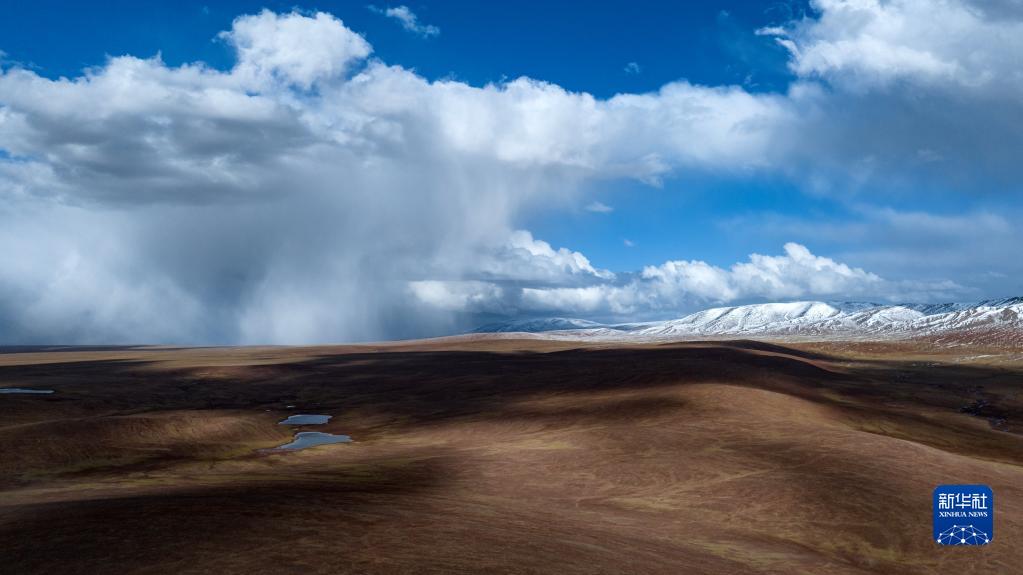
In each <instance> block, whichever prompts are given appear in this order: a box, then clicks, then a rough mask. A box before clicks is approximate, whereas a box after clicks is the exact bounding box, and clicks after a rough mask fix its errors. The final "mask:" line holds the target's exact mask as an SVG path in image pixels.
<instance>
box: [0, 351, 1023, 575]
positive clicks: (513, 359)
mask: <svg viewBox="0 0 1023 575" xmlns="http://www.w3.org/2000/svg"><path fill="white" fill-rule="evenodd" d="M0 386H3V387H34V388H46V389H54V390H56V393H54V394H52V395H31V396H29V395H0V572H3V573H12V574H15V573H17V574H33V573H55V574H71V573H126V574H143V573H144V574H154V573H155V574H160V573H168V574H169V573H173V574H195V573H218V574H219V573H245V574H262V573H268V574H269V573H273V574H278V573H282V574H289V573H295V574H302V575H313V574H319V573H553V574H565V575H568V574H576V573H579V574H584V573H585V574H596V573H623V574H625V573H628V574H634V573H666V574H685V573H697V574H698V573H721V574H724V573H779V574H781V573H784V574H792V573H806V574H821V573H850V574H852V573H907V574H915V573H1023V435H1021V433H1020V432H1021V431H1023V423H1021V422H1023V419H1021V415H1023V398H1021V396H1020V392H1021V391H1023V356H1021V355H1020V354H1019V352H1018V350H1004V349H986V348H982V347H977V346H958V347H944V346H936V345H933V344H932V343H928V342H925V341H917V342H901V343H841V342H828V343H813V342H802V343H797V344H783V345H782V344H770V343H762V342H753V341H731V342H729V341H720V342H687V343H675V344H664V345H622V344H619V345H610V344H606V345H597V344H582V343H572V342H550V341H541V340H529V339H510V338H496V337H495V338H490V337H474V338H452V339H445V340H433V341H422V342H409V343H394V344H381V345H367V346H343V347H341V346H333V347H305V348H195V349H188V348H180V349H171V348H91V349H90V348H60V349H45V348H32V349H17V348H9V349H5V350H2V353H0ZM290 405H294V406H295V408H292V409H289V408H287V406H290ZM292 413H323V414H331V415H333V416H334V418H333V419H332V420H331V421H330V423H328V424H327V425H322V426H311V427H306V428H299V429H305V430H316V431H327V432H333V433H344V434H348V435H351V436H352V438H353V439H354V442H353V443H350V444H340V445H328V446H321V447H316V448H313V449H308V450H305V451H300V452H291V453H267V452H264V451H259V450H261V449H263V448H269V447H273V446H276V445H280V444H282V443H285V442H287V441H288V440H290V438H291V435H292V433H293V432H294V431H295V429H293V428H286V427H285V426H281V425H278V424H277V422H278V421H279V420H281V419H282V418H284V417H286V416H287V415H289V414H292ZM943 483H985V484H988V485H990V486H991V487H992V489H993V490H994V493H995V500H996V504H995V507H996V508H995V533H994V540H993V541H992V543H991V544H990V545H988V546H986V547H960V548H952V547H949V548H942V547H938V546H937V545H936V544H935V543H934V542H933V541H932V540H931V492H932V490H933V488H934V487H935V486H936V485H939V484H943Z"/></svg>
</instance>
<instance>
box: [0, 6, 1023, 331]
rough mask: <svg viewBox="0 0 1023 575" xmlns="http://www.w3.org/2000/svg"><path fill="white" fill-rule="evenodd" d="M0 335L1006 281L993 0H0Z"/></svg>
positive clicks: (678, 310)
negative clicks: (84, 0)
mask: <svg viewBox="0 0 1023 575" xmlns="http://www.w3.org/2000/svg"><path fill="white" fill-rule="evenodd" d="M0 14H2V17H0V245H2V246H3V247H4V249H3V250H0V343H5V344H33V343H48V344H50V343H181V344H257V343H285V344H299V343H326V342H348V341H368V340H383V339H395V338H408V337H422V336H431V335H440V334H448V333H459V332H462V331H466V330H469V329H472V328H474V327H477V326H479V325H481V324H485V323H491V322H493V321H501V320H506V319H521V318H535V317H547V316H562V317H578V318H585V319H594V320H599V321H638V320H653V319H669V318H674V317H680V316H681V315H684V314H686V313H690V312H692V311H696V310H700V309H706V308H709V307H715V306H724V305H739V304H746V303H757V302H765V301H796V300H824V301H834V300H842V301H848V300H855V301H874V302H879V303H896V302H920V303H922V302H942V301H976V300H981V299H986V298H1000V297H1009V296H1017V295H1023V280H1021V279H1020V278H1021V277H1023V276H1021V272H1023V258H1020V257H1019V256H1018V253H1017V251H1018V246H1020V245H1023V231H1021V229H1020V226H1019V225H1018V224H1017V222H1019V221H1020V215H1021V214H1023V194H1021V189H1020V182H1021V181H1023V178H1021V176H1023V174H1021V173H1020V172H1021V171H1023V164H1021V163H1020V162H1019V160H1018V158H1019V155H1020V152H1021V150H1023V121H1021V120H1023V97H1021V96H1023V72H1021V68H1020V62H1021V58H1023V2H1020V1H1018V0H987V1H985V0H891V1H884V2H882V1H879V0H812V1H810V2H771V1H768V2H738V1H720V2H686V3H680V2H672V3H656V2H644V1H630V2H599V3H598V2H559V3H541V2H516V3H499V2H453V1H445V2H416V3H408V4H398V3H384V2H375V3H365V2H308V3H299V4H295V3H294V2H272V1H270V2H261V3H252V2H216V3H213V2H207V3H203V2H185V1H176V2H145V3H139V2H129V1H121V2H118V1H110V2H104V3H70V2H68V3H65V2H54V1H50V0H37V1H36V2H32V3H24V2H13V1H0Z"/></svg>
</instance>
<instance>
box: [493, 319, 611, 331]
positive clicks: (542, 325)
mask: <svg viewBox="0 0 1023 575" xmlns="http://www.w3.org/2000/svg"><path fill="white" fill-rule="evenodd" d="M601 327H605V326H603V325H602V324H599V323H597V322H595V321H587V320H585V319H572V318H565V317H549V318H541V319H523V320H517V321H510V322H507V323H492V324H488V325H485V326H482V327H478V328H476V329H474V330H473V333H509V332H525V333H541V332H545V331H563V330H568V329H572V330H586V329H597V328H601Z"/></svg>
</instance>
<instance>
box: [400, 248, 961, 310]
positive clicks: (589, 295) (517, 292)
mask: <svg viewBox="0 0 1023 575" xmlns="http://www.w3.org/2000/svg"><path fill="white" fill-rule="evenodd" d="M548 256H549V254H548ZM578 257H582V255H581V254H578ZM563 271H564V273H566V274H570V273H572V272H570V271H569V270H568V268H566V269H565V270H563ZM562 283H565V282H562ZM412 289H413V293H415V294H416V296H417V297H418V299H419V300H420V301H422V302H423V303H424V304H428V305H436V306H438V307H441V308H443V309H446V310H449V311H462V312H477V313H502V314H505V315H537V314H545V315H563V314H568V315H583V316H588V317H598V318H615V319H621V320H627V319H633V318H636V317H640V318H643V317H661V318H663V317H666V316H672V315H678V314H682V313H686V312H690V311H693V310H694V309H699V308H701V307H707V306H711V305H722V304H729V303H745V302H753V301H785V300H798V299H835V298H850V299H864V300H884V301H907V300H910V301H911V300H912V299H915V298H919V300H921V301H928V300H930V299H933V298H934V296H935V295H940V296H945V295H948V294H956V295H962V294H963V293H964V291H963V288H962V287H961V286H958V285H956V284H954V283H952V282H947V281H939V282H905V281H889V280H886V279H884V278H882V277H880V276H878V275H877V274H874V273H871V272H868V271H866V270H863V269H861V268H855V267H851V266H849V265H846V264H844V263H841V262H837V261H835V260H834V259H831V258H827V257H823V256H818V255H814V254H813V253H811V252H810V250H809V249H807V248H806V247H805V246H803V245H800V244H796V243H792V242H790V243H787V244H785V246H784V253H783V254H782V255H776V256H770V255H761V254H751V255H750V256H749V260H748V261H745V262H738V263H735V264H733V265H731V266H730V267H728V268H722V267H718V266H715V265H712V264H709V263H707V262H704V261H700V260H690V261H683V260H679V261H668V262H664V263H663V264H661V265H659V266H647V267H645V268H644V269H643V270H642V271H641V272H640V273H639V274H636V275H634V276H631V277H627V278H626V277H623V278H619V277H618V276H607V277H601V278H600V281H590V282H588V285H558V286H546V287H545V286H538V285H536V284H535V283H534V284H532V285H526V286H516V285H506V286H504V287H503V288H502V287H499V286H497V285H496V284H494V283H485V282H476V281H471V282H465V281H462V282H429V283H427V284H425V285H419V284H417V285H415V286H413V288H412Z"/></svg>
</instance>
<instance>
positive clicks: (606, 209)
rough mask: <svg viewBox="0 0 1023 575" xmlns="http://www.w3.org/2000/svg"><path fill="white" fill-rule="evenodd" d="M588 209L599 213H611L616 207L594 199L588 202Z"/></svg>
mask: <svg viewBox="0 0 1023 575" xmlns="http://www.w3.org/2000/svg"><path fill="white" fill-rule="evenodd" d="M586 211H587V212H594V213H597V214H610V213H611V212H613V211H615V209H614V208H612V207H611V206H609V205H607V204H605V203H603V202H598V201H596V200H594V201H592V202H590V203H588V204H586Z"/></svg>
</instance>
